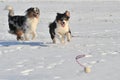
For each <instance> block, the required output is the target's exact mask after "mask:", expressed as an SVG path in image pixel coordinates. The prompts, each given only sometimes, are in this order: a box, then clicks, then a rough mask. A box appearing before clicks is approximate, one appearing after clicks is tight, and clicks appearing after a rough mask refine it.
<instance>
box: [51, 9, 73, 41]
mask: <svg viewBox="0 0 120 80" xmlns="http://www.w3.org/2000/svg"><path fill="white" fill-rule="evenodd" d="M69 19H70V12H69V11H65V12H64V13H57V16H56V19H55V20H54V21H53V22H52V23H50V24H49V33H50V36H51V39H52V41H53V43H56V38H58V39H59V40H60V43H65V38H66V37H67V41H68V42H69V41H70V40H71V30H70V27H69Z"/></svg>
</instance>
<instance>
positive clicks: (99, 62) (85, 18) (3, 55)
mask: <svg viewBox="0 0 120 80" xmlns="http://www.w3.org/2000/svg"><path fill="white" fill-rule="evenodd" d="M6 5H12V6H13V7H14V10H15V14H19V15H24V14H25V13H24V11H25V10H26V9H27V8H29V7H32V6H37V7H39V8H40V10H41V15H40V22H39V25H38V29H37V34H38V37H37V38H36V40H34V41H29V42H18V41H16V39H15V36H14V35H11V34H9V33H8V23H7V18H8V17H7V14H8V11H5V10H4V7H5V6H6ZM65 10H69V11H70V12H71V18H70V27H71V31H72V35H73V36H74V37H73V38H72V41H71V42H70V43H66V44H65V45H63V44H60V43H57V44H52V43H51V42H52V41H51V39H50V36H49V33H48V24H49V23H50V22H51V21H53V20H54V19H55V16H56V13H57V12H64V11H65ZM119 25H120V2H117V1H113V2H112V1H107V2H105V1H101V2H94V1H85V2H84V1H83V2H81V1H79V0H77V2H76V1H72V0H71V1H69V2H68V1H63V0H62V1H49V0H46V1H44V0H41V1H35V2H32V1H24V2H23V0H22V2H16V1H13V2H12V1H10V2H8V1H7V0H5V1H3V0H2V1H1V2H0V27H1V29H0V80H119V79H120V76H119V74H120V72H119V71H120V67H119V66H120V62H119V60H120V26H119ZM80 54H86V55H91V57H85V58H82V59H80V61H81V63H83V64H85V65H87V66H90V67H91V69H92V71H91V72H90V73H87V74H86V73H85V72H84V71H83V68H82V67H81V66H79V65H78V64H77V63H76V61H75V57H76V56H77V55H80Z"/></svg>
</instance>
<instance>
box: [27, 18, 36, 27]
mask: <svg viewBox="0 0 120 80" xmlns="http://www.w3.org/2000/svg"><path fill="white" fill-rule="evenodd" d="M37 25H38V19H37V18H28V19H27V26H28V28H30V29H33V28H36V27H37Z"/></svg>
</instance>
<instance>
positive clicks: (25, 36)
mask: <svg viewBox="0 0 120 80" xmlns="http://www.w3.org/2000/svg"><path fill="white" fill-rule="evenodd" d="M28 36H29V35H28V33H25V34H24V38H25V40H26V41H28V40H29V38H28Z"/></svg>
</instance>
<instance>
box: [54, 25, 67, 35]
mask: <svg viewBox="0 0 120 80" xmlns="http://www.w3.org/2000/svg"><path fill="white" fill-rule="evenodd" d="M68 31H69V26H68V24H66V25H65V26H64V27H62V26H61V25H59V24H57V27H56V29H55V32H56V33H60V34H66V33H67V32H68Z"/></svg>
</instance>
